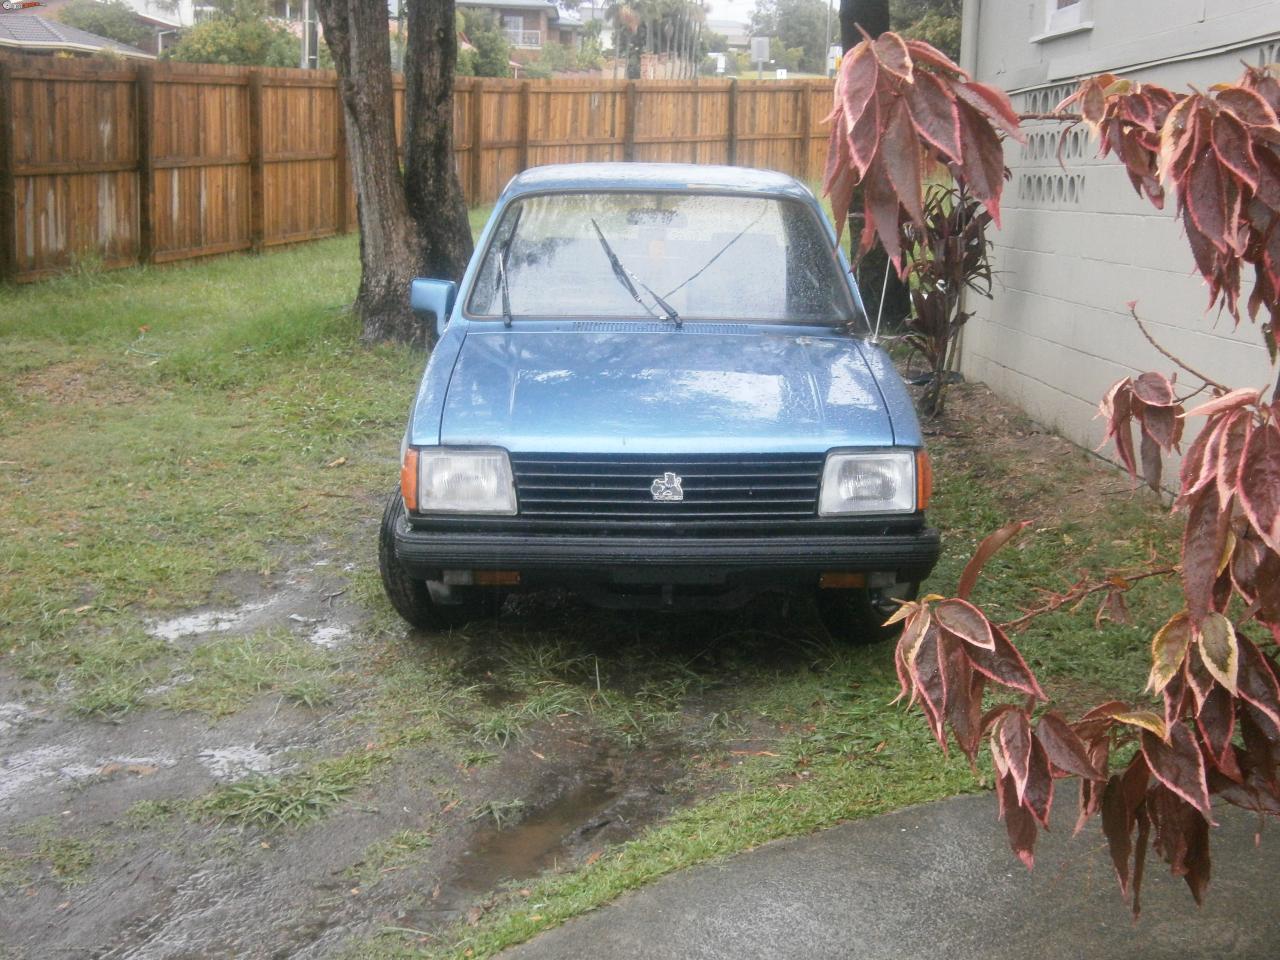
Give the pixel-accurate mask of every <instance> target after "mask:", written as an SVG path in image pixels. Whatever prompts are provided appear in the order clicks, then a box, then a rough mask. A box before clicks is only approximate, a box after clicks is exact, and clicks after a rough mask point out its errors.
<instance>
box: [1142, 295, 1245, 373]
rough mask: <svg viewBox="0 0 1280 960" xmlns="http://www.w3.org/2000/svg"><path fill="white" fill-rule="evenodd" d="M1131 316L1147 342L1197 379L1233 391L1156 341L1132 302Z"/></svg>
mask: <svg viewBox="0 0 1280 960" xmlns="http://www.w3.org/2000/svg"><path fill="white" fill-rule="evenodd" d="M1129 316H1131V317H1133V322H1134V323H1136V324H1137V325H1138V329H1139V330H1141V331H1142V335H1143V336H1144V337H1146V338H1147V343H1149V344H1151V345H1152V346H1153V347H1155V348H1156V349H1157V350H1158V351H1160V353H1161V354H1163V355H1164V356H1165V357H1167V358H1168V359H1169V360H1171V361H1173V362H1174V363H1176V364H1177V365H1178V366H1180V367H1181V368H1182V369H1183V370H1185V371H1187V373H1189V374H1191V375H1192V376H1193V377H1195V378H1196V379H1198V380H1200V381H1201V382H1203V383H1207V384H1208V385H1209V386H1211V387H1213V388H1214V389H1215V390H1218V391H1220V392H1222V393H1230V392H1231V388H1230V387H1224V386H1223V385H1222V384H1220V383H1219V382H1218V381H1217V380H1214V379H1213V378H1212V377H1206V376H1205V375H1204V374H1203V373H1201V372H1200V371H1199V370H1197V369H1195V367H1192V366H1190V365H1188V364H1186V363H1184V362H1183V361H1181V360H1179V359H1178V358H1177V357H1175V356H1174V355H1173V354H1172V353H1170V352H1169V351H1168V350H1166V349H1165V348H1164V347H1162V346H1160V344H1158V343H1156V340H1155V337H1153V336H1151V333H1150V331H1149V330H1147V328H1146V327H1145V326H1144V325H1143V323H1142V320H1141V319H1140V318H1139V317H1138V311H1137V309H1136V308H1135V307H1134V305H1133V304H1132V303H1131V304H1129Z"/></svg>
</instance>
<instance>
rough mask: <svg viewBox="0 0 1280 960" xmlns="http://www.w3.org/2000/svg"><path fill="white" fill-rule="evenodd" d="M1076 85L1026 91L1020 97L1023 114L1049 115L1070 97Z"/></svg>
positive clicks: (1064, 84) (1067, 84) (1070, 84)
mask: <svg viewBox="0 0 1280 960" xmlns="http://www.w3.org/2000/svg"><path fill="white" fill-rule="evenodd" d="M1075 88H1076V85H1075V84H1074V83H1059V84H1056V85H1055V86H1052V87H1042V88H1041V89H1039V90H1028V91H1027V92H1026V93H1024V94H1023V95H1022V109H1023V112H1025V113H1049V112H1050V111H1051V110H1053V108H1054V107H1056V106H1057V105H1058V104H1060V103H1061V102H1062V101H1063V100H1065V99H1066V98H1067V97H1069V96H1071V93H1072V91H1074V90H1075Z"/></svg>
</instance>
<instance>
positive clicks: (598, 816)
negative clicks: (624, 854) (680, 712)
mask: <svg viewBox="0 0 1280 960" xmlns="http://www.w3.org/2000/svg"><path fill="white" fill-rule="evenodd" d="M678 756H679V750H678V748H677V747H675V745H674V744H673V745H671V746H670V747H668V748H659V749H654V750H644V751H628V752H626V753H625V754H621V755H619V754H616V753H614V752H613V750H612V749H610V748H608V747H600V748H599V750H598V752H597V754H596V756H595V757H594V758H592V759H591V760H589V761H587V762H586V763H585V764H583V765H581V766H579V767H578V768H577V776H576V778H575V779H573V780H572V781H570V782H569V783H568V785H567V786H565V787H564V788H562V789H561V790H560V791H559V793H558V794H557V795H555V796H554V797H553V798H552V799H551V800H549V801H548V802H545V803H543V804H541V805H540V806H538V807H536V808H534V809H533V810H532V811H531V812H529V813H528V814H527V815H525V816H524V817H523V818H522V819H521V820H520V821H519V822H517V823H512V824H511V825H509V826H505V827H499V826H498V825H496V824H492V823H490V824H489V825H487V826H484V827H482V828H481V829H479V830H477V831H476V832H475V833H474V834H473V835H472V837H471V839H470V842H469V843H468V844H467V849H466V850H465V851H464V852H463V853H462V855H461V856H459V857H456V858H455V859H454V860H453V861H452V863H450V865H449V867H448V869H447V870H446V871H445V872H444V873H443V874H441V875H440V876H439V878H438V880H437V883H436V887H435V890H434V891H433V893H432V895H431V902H430V905H429V906H427V907H426V908H425V912H426V913H427V914H429V917H430V919H429V920H427V921H426V922H441V921H443V922H447V921H448V920H450V919H453V918H455V917H456V916H457V915H458V914H459V913H460V912H461V911H462V910H463V909H465V908H466V907H467V906H468V905H469V904H471V903H472V902H473V901H474V900H475V899H476V898H477V897H478V896H482V895H485V894H488V893H490V892H492V891H493V890H495V889H497V888H499V887H501V886H502V885H503V884H504V883H509V882H512V881H520V880H525V879H528V878H529V877H533V876H536V875H538V874H540V873H543V872H544V871H547V870H554V869H556V868H558V867H560V866H562V865H564V864H567V863H572V862H575V861H577V860H580V859H581V858H582V857H584V856H587V855H588V854H589V853H590V852H591V851H593V850H599V849H601V848H603V847H604V846H605V845H606V844H614V843H618V842H621V841H624V840H628V839H630V838H631V837H633V836H635V834H636V833H637V831H638V830H639V829H641V828H642V827H644V826H645V825H647V824H649V823H652V822H653V821H655V820H656V819H658V818H659V817H660V816H662V815H663V814H664V813H665V811H666V810H667V809H668V807H669V800H668V797H667V794H666V791H665V787H662V788H661V789H655V788H656V787H657V786H658V784H659V783H665V782H667V780H668V779H669V776H670V774H671V773H672V764H674V763H675V762H676V760H677V758H678ZM403 919H404V920H406V921H410V920H413V919H414V918H413V917H410V916H406V917H404V918H403ZM410 925H411V926H412V925H413V924H412V923H410Z"/></svg>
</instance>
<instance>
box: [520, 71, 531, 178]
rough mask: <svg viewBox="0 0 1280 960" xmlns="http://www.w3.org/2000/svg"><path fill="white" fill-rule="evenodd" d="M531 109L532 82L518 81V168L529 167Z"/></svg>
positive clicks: (526, 168)
mask: <svg viewBox="0 0 1280 960" xmlns="http://www.w3.org/2000/svg"><path fill="white" fill-rule="evenodd" d="M532 110H533V84H532V83H531V82H530V81H528V80H522V81H521V82H520V169H521V170H528V169H529V127H530V126H531V125H532V121H531V119H530V117H529V114H530V113H531V112H532Z"/></svg>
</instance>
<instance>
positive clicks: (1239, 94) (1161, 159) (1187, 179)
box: [1058, 66, 1280, 361]
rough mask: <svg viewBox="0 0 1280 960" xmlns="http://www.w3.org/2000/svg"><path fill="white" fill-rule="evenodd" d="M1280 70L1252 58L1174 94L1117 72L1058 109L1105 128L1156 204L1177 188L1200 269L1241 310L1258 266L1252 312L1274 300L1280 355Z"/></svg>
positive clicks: (1111, 147) (1104, 146) (1101, 132)
mask: <svg viewBox="0 0 1280 960" xmlns="http://www.w3.org/2000/svg"><path fill="white" fill-rule="evenodd" d="M1278 76H1280V70H1278V69H1277V67H1276V66H1271V67H1267V68H1260V67H1248V68H1247V69H1246V70H1245V73H1244V76H1243V77H1242V78H1241V79H1240V81H1239V83H1235V84H1226V83H1223V84H1216V85H1215V86H1213V87H1212V88H1211V89H1210V90H1209V92H1208V93H1201V92H1200V91H1198V90H1195V91H1192V92H1191V93H1189V94H1175V93H1173V92H1171V91H1169V90H1166V89H1164V88H1163V87H1158V86H1155V85H1154V84H1142V83H1133V82H1131V81H1129V80H1123V79H1118V78H1116V77H1114V76H1112V75H1111V74H1103V75H1102V76H1098V77H1093V78H1091V79H1089V80H1086V81H1084V82H1083V83H1081V84H1080V87H1079V88H1078V89H1077V90H1076V92H1075V93H1073V94H1072V95H1071V96H1069V97H1067V99H1065V100H1064V101H1062V103H1060V104H1059V105H1058V110H1060V111H1061V110H1064V109H1066V108H1068V107H1073V106H1074V107H1076V108H1077V109H1079V111H1080V119H1081V120H1083V122H1084V123H1085V124H1087V125H1088V126H1089V127H1090V128H1091V129H1092V130H1093V131H1094V132H1095V133H1096V134H1097V135H1098V137H1099V140H1100V153H1101V155H1103V156H1106V155H1107V154H1109V153H1115V154H1116V156H1117V157H1119V159H1120V162H1121V163H1123V164H1124V165H1125V168H1126V170H1127V171H1128V173H1129V179H1130V180H1131V181H1132V182H1133V185H1134V189H1136V190H1137V191H1138V193H1139V194H1140V195H1142V194H1145V195H1146V196H1147V197H1148V198H1149V199H1150V200H1151V202H1152V203H1154V204H1155V205H1156V206H1157V207H1163V205H1164V188H1163V187H1162V186H1161V183H1162V181H1163V182H1164V183H1168V184H1172V185H1173V187H1174V189H1175V190H1176V191H1177V195H1178V215H1179V217H1180V218H1181V220H1182V225H1183V227H1184V228H1185V229H1186V235H1187V242H1188V243H1189V244H1190V245H1191V252H1192V255H1193V256H1194V258H1195V264H1196V269H1198V270H1199V271H1200V273H1201V275H1202V276H1203V277H1204V279H1205V282H1206V283H1207V284H1208V287H1209V306H1210V307H1212V306H1214V305H1215V304H1218V303H1221V304H1222V305H1223V306H1224V307H1225V308H1226V309H1227V311H1228V312H1229V313H1230V314H1231V315H1232V316H1233V317H1235V318H1236V319H1237V320H1239V319H1240V273H1241V268H1242V266H1243V265H1245V264H1247V265H1250V266H1252V267H1253V270H1254V285H1253V292H1252V293H1251V294H1250V296H1249V301H1248V305H1247V308H1248V314H1249V316H1250V317H1251V318H1253V319H1257V316H1258V313H1259V311H1260V310H1262V309H1264V308H1265V309H1266V310H1267V312H1268V314H1269V315H1270V320H1271V322H1270V324H1269V325H1268V326H1267V327H1265V328H1264V336H1265V337H1266V341H1267V347H1268V349H1269V350H1270V351H1271V358H1272V360H1273V361H1274V360H1275V359H1276V355H1277V353H1276V327H1277V325H1278V324H1280V133H1278V132H1277V131H1280V127H1278V126H1277V121H1276V117H1277V114H1278V113H1280V79H1278Z"/></svg>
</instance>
